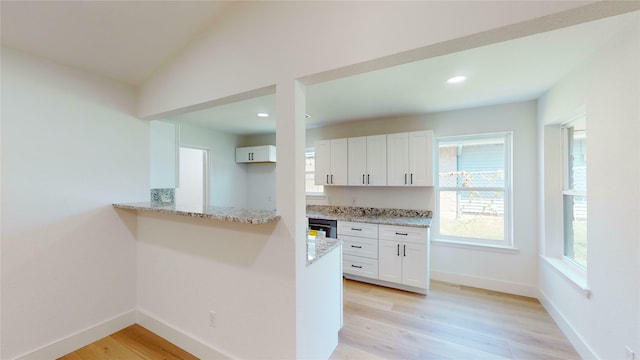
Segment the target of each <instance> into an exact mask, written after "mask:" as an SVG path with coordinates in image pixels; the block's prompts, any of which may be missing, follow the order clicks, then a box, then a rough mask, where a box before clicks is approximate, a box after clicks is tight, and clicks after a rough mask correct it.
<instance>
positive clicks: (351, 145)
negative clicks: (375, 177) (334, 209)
mask: <svg viewBox="0 0 640 360" xmlns="http://www.w3.org/2000/svg"><path fill="white" fill-rule="evenodd" d="M348 153H349V158H348V165H349V174H348V183H349V185H352V186H364V185H366V184H367V138H366V137H365V136H361V137H355V138H349V141H348Z"/></svg>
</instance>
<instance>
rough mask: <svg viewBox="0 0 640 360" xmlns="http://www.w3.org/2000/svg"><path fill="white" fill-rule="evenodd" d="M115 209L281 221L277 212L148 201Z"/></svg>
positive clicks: (252, 221)
mask: <svg viewBox="0 0 640 360" xmlns="http://www.w3.org/2000/svg"><path fill="white" fill-rule="evenodd" d="M113 207H115V208H120V209H130V210H137V211H145V212H155V213H164V214H174V215H181V216H190V217H198V218H206V219H215V220H223V221H232V222H239V223H245V224H267V223H270V222H274V221H279V220H280V215H277V214H276V211H275V210H261V209H247V208H238V207H229V206H210V207H203V206H193V205H191V206H190V205H179V204H178V205H176V204H162V203H158V204H156V203H154V202H150V201H146V202H133V203H119V204H113Z"/></svg>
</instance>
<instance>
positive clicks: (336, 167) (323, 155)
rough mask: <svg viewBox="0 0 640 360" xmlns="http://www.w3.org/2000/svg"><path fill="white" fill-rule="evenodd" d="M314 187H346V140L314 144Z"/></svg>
mask: <svg viewBox="0 0 640 360" xmlns="http://www.w3.org/2000/svg"><path fill="white" fill-rule="evenodd" d="M315 152H316V159H315V162H316V170H315V183H316V185H329V186H331V185H347V139H333V140H320V141H316V143H315Z"/></svg>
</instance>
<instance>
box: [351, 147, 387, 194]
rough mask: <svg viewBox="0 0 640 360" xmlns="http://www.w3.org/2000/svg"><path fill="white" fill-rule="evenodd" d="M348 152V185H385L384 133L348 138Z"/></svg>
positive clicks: (385, 152) (385, 156)
mask: <svg viewBox="0 0 640 360" xmlns="http://www.w3.org/2000/svg"><path fill="white" fill-rule="evenodd" d="M348 154H349V156H348V168H349V171H348V183H349V185H353V186H384V185H387V136H386V135H376V136H362V137H356V138H349V140H348Z"/></svg>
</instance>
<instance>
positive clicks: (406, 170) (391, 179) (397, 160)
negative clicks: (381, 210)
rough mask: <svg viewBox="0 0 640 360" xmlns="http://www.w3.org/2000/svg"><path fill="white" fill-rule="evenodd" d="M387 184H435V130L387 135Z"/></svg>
mask: <svg viewBox="0 0 640 360" xmlns="http://www.w3.org/2000/svg"><path fill="white" fill-rule="evenodd" d="M387 185H389V186H433V131H432V130H425V131H416V132H410V133H398V134H389V135H387Z"/></svg>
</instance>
